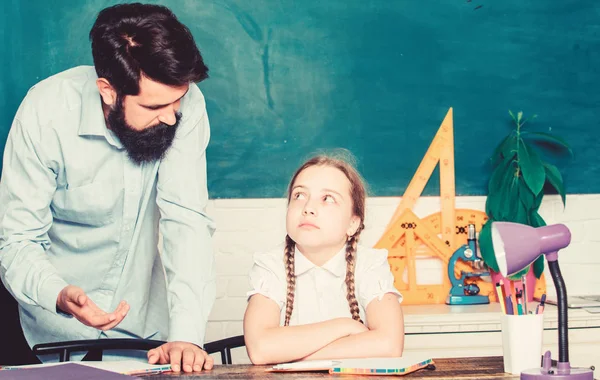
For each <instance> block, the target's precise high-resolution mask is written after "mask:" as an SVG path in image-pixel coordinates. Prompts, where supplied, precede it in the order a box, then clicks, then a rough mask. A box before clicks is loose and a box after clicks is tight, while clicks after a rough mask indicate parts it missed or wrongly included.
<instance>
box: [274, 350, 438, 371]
mask: <svg viewBox="0 0 600 380" xmlns="http://www.w3.org/2000/svg"><path fill="white" fill-rule="evenodd" d="M424 368H427V369H435V366H434V362H433V360H432V359H431V358H427V357H425V356H423V355H410V354H409V355H405V356H403V357H401V358H365V359H339V360H309V361H303V362H295V363H284V364H279V365H276V366H273V367H272V368H269V369H267V371H268V372H301V371H323V372H329V373H332V374H342V375H357V374H362V375H367V374H368V375H400V376H401V375H406V374H408V373H411V372H415V371H417V370H419V369H424Z"/></svg>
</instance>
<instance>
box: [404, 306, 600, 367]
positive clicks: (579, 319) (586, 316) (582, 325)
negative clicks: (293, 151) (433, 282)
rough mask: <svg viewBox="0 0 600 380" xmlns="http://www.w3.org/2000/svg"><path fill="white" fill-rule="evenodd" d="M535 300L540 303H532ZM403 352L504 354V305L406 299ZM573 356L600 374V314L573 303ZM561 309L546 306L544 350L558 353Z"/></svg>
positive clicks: (574, 362) (577, 362)
mask: <svg viewBox="0 0 600 380" xmlns="http://www.w3.org/2000/svg"><path fill="white" fill-rule="evenodd" d="M534 305H537V304H534ZM402 310H403V311H404V325H405V331H406V333H407V334H409V335H407V336H406V338H405V343H404V350H405V352H421V353H424V354H426V355H429V356H432V357H444V358H446V357H447V358H449V357H469V356H501V355H502V335H501V330H500V316H501V312H500V305H499V304H498V303H492V304H489V305H473V306H448V305H418V306H417V305H415V306H408V305H403V306H402ZM568 314H569V359H570V361H571V365H572V366H586V367H589V366H590V365H594V366H595V367H596V371H595V377H598V376H600V314H598V313H590V312H588V311H586V310H584V309H569V310H568ZM557 326H558V313H557V309H556V307H555V306H552V305H547V306H546V308H545V311H544V350H550V351H552V358H553V359H558V330H557Z"/></svg>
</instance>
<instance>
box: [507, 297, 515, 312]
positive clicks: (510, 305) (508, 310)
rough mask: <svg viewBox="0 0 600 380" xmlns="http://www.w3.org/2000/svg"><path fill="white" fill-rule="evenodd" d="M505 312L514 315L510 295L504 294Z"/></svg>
mask: <svg viewBox="0 0 600 380" xmlns="http://www.w3.org/2000/svg"><path fill="white" fill-rule="evenodd" d="M506 314H507V315H514V314H515V313H514V309H513V303H512V298H511V296H506Z"/></svg>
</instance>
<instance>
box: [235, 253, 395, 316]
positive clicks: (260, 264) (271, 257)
mask: <svg viewBox="0 0 600 380" xmlns="http://www.w3.org/2000/svg"><path fill="white" fill-rule="evenodd" d="M283 251H284V249H283V245H281V246H279V247H278V248H276V249H274V250H272V251H269V252H267V253H259V254H255V255H254V265H253V266H252V269H251V270H250V284H251V287H252V290H251V291H250V292H248V294H247V295H248V297H250V296H252V295H254V294H262V295H263V296H265V297H267V298H270V299H272V300H273V301H275V303H277V306H279V309H280V310H281V312H280V324H281V325H282V326H283V324H284V320H285V301H286V288H287V282H286V275H285V265H284V253H283ZM345 254H346V247H344V248H342V249H341V250H340V251H339V252H338V253H337V254H336V255H335V256H333V257H332V258H331V259H330V260H329V261H328V262H326V263H325V264H323V266H320V267H319V266H317V265H315V264H313V263H312V262H311V261H309V260H308V259H307V258H306V257H305V256H304V255H303V254H302V253H300V252H299V251H298V249H296V252H295V256H294V259H295V272H296V292H295V296H294V309H293V312H292V316H291V318H290V325H303V324H309V323H316V322H322V321H326V320H329V319H333V318H338V317H350V318H351V317H352V315H351V313H350V307H349V306H348V300H347V299H346V294H347V289H346V282H345V279H346V257H345ZM387 256H388V254H387V250H385V249H374V248H368V247H364V246H361V245H359V246H358V249H357V254H356V268H355V271H354V275H355V294H356V299H357V301H358V305H359V310H360V317H361V319H362V320H363V322H365V324H366V325H367V326H368V320H367V316H366V312H365V310H366V309H367V306H368V305H369V303H370V302H371V301H372V300H373V299H375V298H378V299H381V298H382V297H383V295H384V294H386V293H392V294H395V295H396V296H397V297H398V301H399V302H402V295H401V294H400V292H398V290H396V288H395V287H394V277H393V275H392V272H391V271H390V266H389V264H388V260H387Z"/></svg>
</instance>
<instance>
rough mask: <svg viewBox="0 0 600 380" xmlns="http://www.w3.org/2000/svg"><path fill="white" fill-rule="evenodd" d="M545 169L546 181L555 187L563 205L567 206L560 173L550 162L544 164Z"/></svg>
mask: <svg viewBox="0 0 600 380" xmlns="http://www.w3.org/2000/svg"><path fill="white" fill-rule="evenodd" d="M544 169H545V170H546V178H547V179H548V182H550V184H551V185H552V187H554V188H555V189H556V191H557V192H558V193H559V194H560V197H561V198H562V201H563V206H564V207H566V206H567V194H566V193H565V185H564V183H563V179H562V175H561V174H560V172H559V171H558V168H557V167H556V166H554V165H552V164H544Z"/></svg>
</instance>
